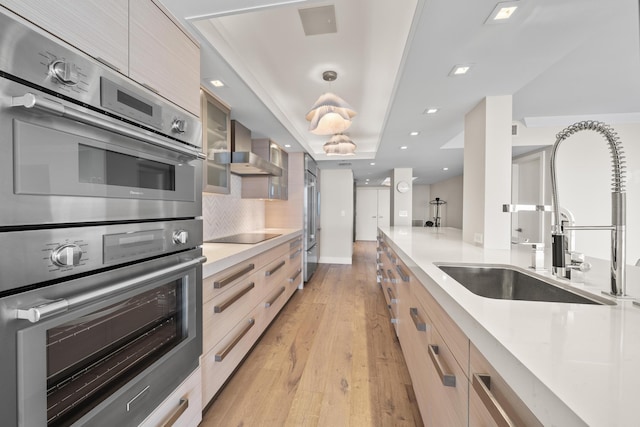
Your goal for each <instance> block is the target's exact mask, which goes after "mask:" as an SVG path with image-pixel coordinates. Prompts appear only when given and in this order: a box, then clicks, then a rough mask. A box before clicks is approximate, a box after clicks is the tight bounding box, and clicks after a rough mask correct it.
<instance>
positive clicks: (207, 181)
mask: <svg viewBox="0 0 640 427" xmlns="http://www.w3.org/2000/svg"><path fill="white" fill-rule="evenodd" d="M200 93H201V98H202V148H203V150H204V152H205V154H206V156H207V158H206V160H205V163H204V167H203V168H202V179H203V183H202V191H204V192H207V193H221V194H229V190H230V182H229V181H230V179H231V175H230V168H229V165H228V164H227V165H223V164H219V163H216V162H215V159H214V158H215V157H216V154H218V156H220V153H226V154H227V156H229V155H230V150H231V133H230V132H229V127H230V125H231V119H230V111H231V110H230V109H229V107H227V106H226V105H224V104H223V103H222V102H220V101H219V100H218V99H217V98H215V97H214V96H213V95H212V94H211V93H209V92H208V91H207V90H206V89H204V88H201V90H200Z"/></svg>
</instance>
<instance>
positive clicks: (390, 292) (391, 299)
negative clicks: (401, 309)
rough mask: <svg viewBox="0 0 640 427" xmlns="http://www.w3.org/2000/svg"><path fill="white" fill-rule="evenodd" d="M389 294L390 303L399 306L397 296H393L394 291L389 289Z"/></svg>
mask: <svg viewBox="0 0 640 427" xmlns="http://www.w3.org/2000/svg"><path fill="white" fill-rule="evenodd" d="M387 293H388V294H389V303H391V304H397V303H398V300H397V299H396V296H395V295H394V294H393V291H392V290H391V288H387Z"/></svg>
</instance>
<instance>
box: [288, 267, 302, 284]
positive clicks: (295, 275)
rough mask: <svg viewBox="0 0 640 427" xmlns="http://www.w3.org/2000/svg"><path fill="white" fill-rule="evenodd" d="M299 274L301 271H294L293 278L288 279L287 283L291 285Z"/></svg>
mask: <svg viewBox="0 0 640 427" xmlns="http://www.w3.org/2000/svg"><path fill="white" fill-rule="evenodd" d="M300 273H302V269H301V268H299V269H298V271H296V274H294V275H293V276H291V277H289V283H293V281H294V280H296V278H297V277H298V276H299V275H300Z"/></svg>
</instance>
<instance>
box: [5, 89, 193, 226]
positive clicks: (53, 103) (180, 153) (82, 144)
mask: <svg viewBox="0 0 640 427" xmlns="http://www.w3.org/2000/svg"><path fill="white" fill-rule="evenodd" d="M0 89H1V95H2V96H1V98H0V128H2V129H4V130H5V131H4V132H3V133H2V134H1V135H0V148H2V150H3V152H4V153H5V155H4V156H2V158H1V159H0V175H1V177H2V179H0V182H1V184H0V197H2V199H3V200H4V203H2V205H1V206H0V227H6V226H28V225H34V224H57V223H81V222H103V221H122V220H144V219H169V218H184V217H195V216H200V215H201V201H200V197H199V194H200V192H201V189H202V183H201V179H200V176H201V168H202V160H201V159H200V158H199V157H198V153H197V152H196V151H195V150H194V149H193V148H191V147H188V146H186V145H185V146H184V147H181V146H180V144H179V145H176V144H174V143H167V142H166V140H165V139H164V138H163V137H161V136H160V135H156V134H154V133H153V132H149V131H147V130H144V129H141V128H138V127H136V126H133V125H130V124H128V123H124V122H122V121H118V120H115V119H110V118H108V117H107V116H105V115H102V114H99V113H96V112H94V111H91V110H89V109H88V108H84V107H81V106H78V105H75V104H72V103H70V102H67V101H65V100H62V99H59V98H55V97H53V96H52V95H49V94H46V93H42V92H39V91H38V90H36V89H34V88H33V87H27V86H24V85H22V84H19V83H16V82H13V81H10V80H6V79H1V80H0Z"/></svg>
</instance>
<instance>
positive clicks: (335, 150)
mask: <svg viewBox="0 0 640 427" xmlns="http://www.w3.org/2000/svg"><path fill="white" fill-rule="evenodd" d="M322 149H323V150H324V152H325V153H326V154H327V156H353V155H354V154H355V151H356V144H355V143H354V142H353V141H352V140H351V138H349V137H348V136H347V135H343V134H341V133H339V134H336V135H333V136H332V137H331V139H329V141H327V142H325V144H324V145H323V146H322Z"/></svg>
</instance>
